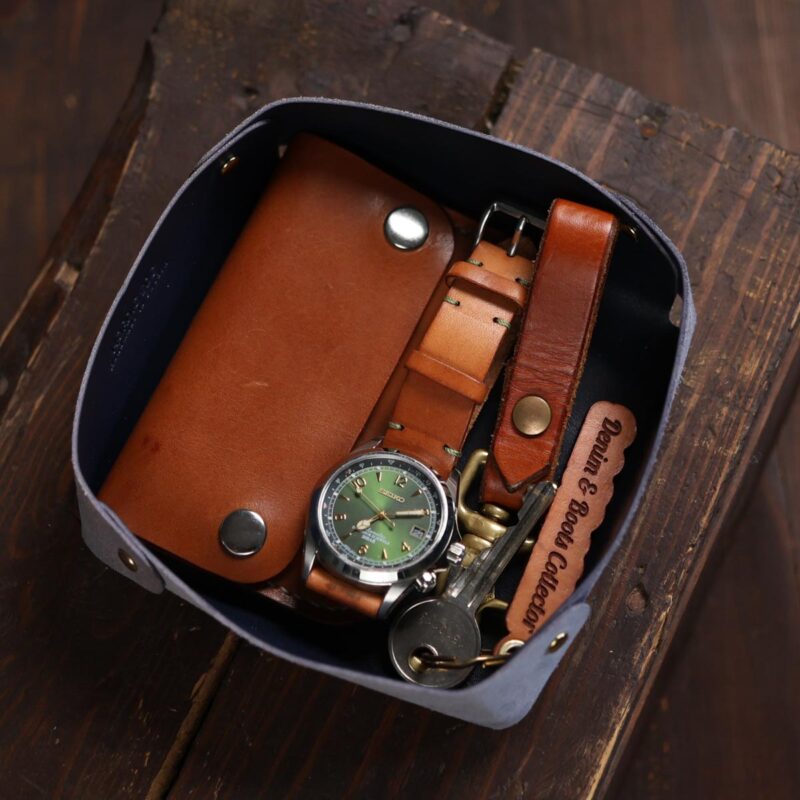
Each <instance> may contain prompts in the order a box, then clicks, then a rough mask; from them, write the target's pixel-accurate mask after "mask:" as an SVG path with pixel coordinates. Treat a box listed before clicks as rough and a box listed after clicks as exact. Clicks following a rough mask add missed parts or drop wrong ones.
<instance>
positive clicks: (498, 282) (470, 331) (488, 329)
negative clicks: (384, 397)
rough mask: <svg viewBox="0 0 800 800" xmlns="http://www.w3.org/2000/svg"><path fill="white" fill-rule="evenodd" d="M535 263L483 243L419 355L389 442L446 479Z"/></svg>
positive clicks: (451, 277)
mask: <svg viewBox="0 0 800 800" xmlns="http://www.w3.org/2000/svg"><path fill="white" fill-rule="evenodd" d="M532 272H533V263H532V262H531V260H530V259H529V258H526V257H524V256H517V255H514V256H510V255H508V253H507V252H506V251H505V250H504V249H502V248H501V247H498V246H496V245H493V244H491V243H489V242H485V241H482V242H479V243H478V244H477V246H476V247H475V249H474V250H473V252H472V254H471V256H470V257H469V258H468V259H466V260H464V261H457V262H455V263H454V264H453V265H452V266H451V267H450V269H449V270H448V272H447V275H446V281H447V284H448V287H449V289H448V292H447V295H446V296H445V298H444V300H443V301H442V305H441V307H440V309H439V310H438V312H437V313H436V315H435V316H434V318H433V319H432V321H431V323H430V325H429V327H428V329H427V331H426V333H425V335H424V337H423V339H422V341H421V342H420V344H419V346H418V348H417V349H416V350H414V351H413V352H412V353H411V354H410V356H409V357H408V358H407V360H406V364H405V366H406V368H407V370H408V374H407V376H406V379H405V382H404V384H403V386H402V388H401V390H400V394H399V396H398V399H397V403H396V405H395V408H394V412H393V414H392V419H391V421H390V423H389V427H388V428H387V430H386V434H385V436H384V439H383V446H384V447H385V448H387V449H393V450H399V451H401V452H403V453H407V454H408V455H411V456H414V457H415V458H418V459H419V460H420V461H422V462H423V463H425V464H427V465H428V466H429V467H431V468H432V469H434V470H435V471H436V472H437V474H438V475H439V477H440V478H441V479H443V480H444V479H446V478H447V477H448V476H449V475H450V473H451V472H452V470H453V467H454V466H455V463H456V461H457V460H458V458H459V456H460V455H461V448H462V445H463V442H464V440H465V439H466V436H467V433H468V432H469V429H470V427H471V426H472V423H473V422H474V420H475V417H476V416H477V413H478V411H479V410H480V408H481V406H482V405H483V403H484V401H485V400H486V396H487V395H488V393H489V390H490V389H491V386H492V384H493V382H494V380H495V379H496V377H497V374H498V373H499V371H500V368H501V366H502V362H503V360H504V358H505V356H506V355H507V353H508V350H509V348H510V344H511V341H512V339H513V337H512V335H511V331H512V329H513V328H514V327H515V322H516V318H517V317H518V315H519V312H520V311H521V310H522V309H523V308H524V307H525V305H526V300H527V295H528V286H529V285H530V281H531V275H532Z"/></svg>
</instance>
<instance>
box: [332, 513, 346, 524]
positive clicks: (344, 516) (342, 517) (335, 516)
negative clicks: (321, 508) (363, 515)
mask: <svg viewBox="0 0 800 800" xmlns="http://www.w3.org/2000/svg"><path fill="white" fill-rule="evenodd" d="M333 518H334V519H335V520H336V521H337V522H341V521H342V520H343V519H347V514H334V515H333Z"/></svg>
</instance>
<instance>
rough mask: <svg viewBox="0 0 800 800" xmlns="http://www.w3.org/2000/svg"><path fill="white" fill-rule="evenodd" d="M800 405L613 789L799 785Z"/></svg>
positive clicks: (656, 791)
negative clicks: (799, 506)
mask: <svg viewBox="0 0 800 800" xmlns="http://www.w3.org/2000/svg"><path fill="white" fill-rule="evenodd" d="M798 443H800V404H798V403H797V402H795V404H794V406H793V408H792V412H791V413H790V415H789V417H788V419H787V420H786V422H785V423H784V425H783V428H782V430H781V433H780V436H779V438H778V441H777V445H776V446H775V448H774V449H773V451H772V452H771V454H770V456H769V458H768V459H767V461H766V464H765V465H764V470H763V472H762V474H761V476H760V478H759V481H758V484H757V486H756V490H755V492H754V493H753V496H752V498H751V500H750V501H749V502H748V504H747V507H746V508H745V510H744V511H743V513H742V515H741V516H740V518H739V519H738V520H737V522H736V524H735V526H733V528H732V529H731V530H730V531H727V535H726V539H727V541H726V542H724V545H725V547H724V548H721V549H722V552H720V554H719V555H720V558H719V559H718V561H719V563H716V564H714V565H713V567H712V568H711V569H710V570H709V571H710V574H709V575H708V576H704V577H703V583H702V590H701V591H699V592H698V594H699V595H700V597H699V598H698V602H697V603H696V608H693V609H691V610H690V613H688V614H687V615H686V616H685V618H684V620H683V621H682V623H681V626H682V628H683V629H684V633H683V635H682V636H681V637H680V641H679V642H677V641H676V643H675V645H674V646H673V647H672V649H671V650H670V653H669V656H668V662H669V663H668V664H667V665H665V670H664V672H665V675H664V676H663V679H660V680H659V681H658V684H657V685H656V686H655V687H654V691H653V692H652V694H651V696H650V698H649V699H648V703H647V705H648V708H647V711H646V713H645V714H644V715H643V719H642V726H641V727H642V731H641V736H640V740H639V741H637V743H636V744H635V746H633V747H631V748H630V750H631V752H630V753H629V754H628V756H627V758H626V762H625V764H624V765H623V767H622V769H620V771H619V775H618V781H617V785H616V786H615V788H614V791H613V792H612V795H613V796H614V797H619V798H621V800H649V799H651V798H652V800H661V799H662V798H676V799H677V798H708V797H720V798H734V799H735V798H755V797H765V798H770V799H771V800H791V799H792V798H796V797H798V796H800V761H798V759H797V754H798V753H800V723H798V714H797V710H798V709H800V636H798V631H800V593H798V591H797V586H798V576H799V575H800V525H798V515H797V493H798V489H799V488H800V447H798Z"/></svg>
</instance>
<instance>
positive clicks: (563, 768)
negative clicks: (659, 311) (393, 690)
mask: <svg viewBox="0 0 800 800" xmlns="http://www.w3.org/2000/svg"><path fill="white" fill-rule="evenodd" d="M495 132H496V133H498V135H501V136H505V137H507V138H509V139H511V140H513V141H516V142H519V143H522V144H526V145H529V146H533V147H536V148H538V149H541V150H544V151H545V152H548V153H551V154H554V155H556V156H558V157H560V158H563V159H565V160H567V161H569V162H570V163H571V164H574V165H576V166H578V167H579V168H581V169H584V170H586V171H587V172H589V173H590V174H592V175H594V176H595V177H597V178H598V179H600V180H602V181H603V182H605V183H606V184H608V185H610V186H611V187H612V188H614V189H616V190H617V191H621V192H623V193H624V194H626V195H628V196H631V197H633V198H634V199H635V200H636V201H637V202H639V203H640V204H641V205H642V206H643V207H644V209H645V210H646V211H648V212H649V213H650V214H652V215H653V216H654V217H655V218H656V219H658V220H659V222H660V223H661V224H662V225H663V226H664V227H665V228H666V229H667V232H668V233H669V234H671V235H672V236H673V237H674V238H675V240H676V241H677V242H678V243H679V245H680V246H682V247H683V248H684V249H685V252H686V255H687V258H688V260H689V263H690V264H691V268H692V278H693V284H694V289H695V292H696V300H697V304H698V312H699V316H700V324H699V326H698V333H697V336H696V340H695V344H694V348H693V353H692V356H691V358H690V363H689V366H688V369H687V371H686V374H685V376H684V380H683V382H682V385H681V388H680V391H679V395H678V401H677V405H676V411H675V415H674V418H673V420H672V423H671V426H670V429H669V433H668V437H667V441H666V444H665V448H664V453H663V457H662V461H661V463H660V465H659V467H658V469H657V471H656V474H655V476H654V480H653V482H652V484H651V490H650V493H649V496H648V498H647V500H646V501H645V504H644V506H643V508H642V510H641V512H640V514H639V515H638V516H637V521H636V523H635V524H634V526H633V528H632V529H631V531H630V534H629V536H628V538H627V539H626V541H625V542H624V544H623V547H622V548H621V549H620V551H619V552H618V553H617V555H616V557H615V559H614V562H613V564H612V566H611V568H610V569H609V570H608V572H607V574H606V575H605V576H604V578H603V580H602V581H601V583H600V584H599V586H598V587H597V590H596V591H595V592H594V593H593V603H594V611H593V616H592V619H591V621H590V623H589V624H588V626H587V629H586V630H585V631H584V633H583V634H582V635H581V637H580V640H579V641H578V642H576V643H575V644H574V645H573V648H572V650H571V651H570V653H569V654H568V656H567V657H566V659H565V662H564V663H562V665H561V667H560V669H559V671H558V673H557V675H556V676H555V678H554V679H553V680H552V681H551V684H550V686H549V687H548V689H547V690H546V692H545V695H544V696H543V698H542V699H541V700H540V702H539V704H538V706H537V707H536V708H535V709H534V712H533V713H532V714H531V715H530V716H529V717H528V718H527V719H526V720H524V721H523V722H522V723H521V724H520V725H519V726H517V727H515V728H513V729H511V730H510V731H504V732H487V731H484V730H481V729H477V728H474V727H473V726H469V725H465V724H460V723H454V722H452V721H449V720H446V719H444V718H442V717H439V716H434V715H430V714H428V713H426V712H425V711H420V710H417V709H412V708H408V707H405V706H398V705H397V704H396V703H393V702H391V701H388V700H385V699H382V698H379V697H377V696H375V695H373V694H368V693H366V692H363V691H361V690H358V689H354V688H352V687H350V686H346V685H342V684H337V683H335V682H333V681H330V680H327V679H324V678H318V677H316V676H312V675H310V674H302V673H298V672H297V671H296V670H294V669H293V668H290V667H288V666H287V665H285V664H281V663H279V662H276V661H274V660H273V659H270V658H267V657H265V656H263V655H260V654H257V653H255V652H254V651H253V650H251V649H250V648H242V649H241V650H240V651H239V653H238V654H237V656H236V658H235V659H234V662H233V669H232V672H231V673H230V675H229V677H228V680H227V682H226V683H225V685H224V686H223V687H222V689H221V691H220V693H219V694H218V695H217V697H216V698H215V700H214V703H213V704H212V707H211V710H210V712H209V717H208V719H207V722H206V724H205V725H204V726H203V728H202V730H201V731H200V733H199V735H198V738H197V740H196V743H195V746H194V748H193V749H192V751H191V753H190V754H189V756H188V758H187V761H186V762H185V764H184V768H183V770H182V771H181V773H180V775H179V777H178V781H177V783H176V784H175V787H174V790H173V794H172V796H174V797H176V798H177V797H183V796H198V797H203V796H211V795H212V794H213V796H215V797H237V796H240V795H244V796H248V795H252V794H255V793H257V792H263V793H265V794H267V795H272V794H274V795H277V796H314V797H338V796H343V795H344V796H349V797H365V798H369V797H381V796H388V797H406V796H425V797H428V796H431V797H432V796H436V797H464V796H468V797H472V798H479V797H481V798H483V797H507V796H520V797H522V796H531V797H564V798H574V797H590V796H601V795H603V794H605V793H606V791H607V790H608V788H609V782H610V779H611V777H612V776H613V774H614V772H615V770H616V767H617V764H618V761H619V758H620V755H621V753H622V751H623V749H624V746H625V744H627V740H628V738H629V737H630V735H631V732H632V730H633V728H634V726H635V722H636V719H637V717H638V715H639V713H640V710H641V706H642V703H643V701H644V698H645V697H646V694H647V689H648V688H649V686H650V685H651V683H652V681H653V678H654V676H655V673H656V670H657V667H658V666H659V665H660V662H661V659H662V656H663V652H664V650H665V645H666V643H668V641H669V640H670V639H671V637H672V636H673V635H674V632H675V628H676V626H677V622H678V620H679V619H680V617H681V612H682V610H683V608H684V606H685V603H686V602H687V600H688V597H689V596H690V594H691V591H692V589H693V588H694V586H695V584H696V582H697V578H698V575H699V572H700V570H701V568H702V566H703V564H704V562H705V560H706V558H707V555H708V552H709V550H710V547H711V544H712V542H713V541H714V539H715V538H716V537H717V536H718V534H719V532H720V531H721V530H722V529H723V527H724V526H725V525H726V524H727V523H729V522H730V520H731V517H732V515H734V514H735V512H736V510H737V507H738V506H737V501H738V499H739V497H740V495H741V493H743V492H745V491H746V486H747V479H748V477H749V476H752V474H753V469H752V468H753V463H754V462H755V460H757V458H758V456H759V453H760V450H761V447H762V445H763V444H764V442H765V441H766V439H767V437H768V435H769V433H770V431H769V421H770V419H771V418H772V415H773V414H774V415H775V416H776V417H777V415H778V413H779V412H778V409H779V408H780V406H781V404H782V403H785V401H786V396H785V394H783V393H782V391H781V389H782V387H784V386H785V385H786V381H787V379H788V378H789V377H790V373H792V372H793V370H794V368H795V366H796V364H797V349H798V339H797V336H796V335H795V327H796V325H797V322H798V319H797V316H798V308H800V273H799V272H798V270H797V269H796V260H797V257H798V245H799V244H800V219H799V218H798V193H797V191H796V189H797V185H798V181H799V180H800V159H798V158H797V157H796V156H792V155H789V154H787V153H786V152H784V151H782V150H780V149H779V148H777V147H775V146H774V145H771V144H769V143H767V142H764V141H761V140H758V139H755V138H752V137H749V136H746V135H744V134H742V133H741V132H739V131H737V130H735V129H731V128H724V127H722V126H720V125H715V124H712V123H709V122H706V121H704V120H702V119H699V118H698V117H696V116H693V115H691V114H687V113H685V112H681V111H678V110H675V109H671V108H669V107H666V106H663V105H661V104H656V103H653V102H651V101H649V100H647V99H646V98H645V97H643V96H642V95H640V94H638V93H637V92H635V91H633V90H631V89H628V88H626V87H624V86H622V85H620V84H618V83H616V82H614V81H611V80H609V79H606V78H603V77H602V76H599V75H597V74H594V73H591V72H589V71H587V70H582V69H579V68H577V67H575V66H574V65H572V64H569V63H568V62H566V61H563V60H561V59H558V58H554V57H552V56H548V55H546V54H544V53H541V52H535V53H534V54H532V55H531V57H530V58H529V59H528V61H527V63H526V64H525V66H524V69H523V70H522V72H521V73H520V75H519V76H518V77H517V80H516V82H515V84H514V86H513V88H512V91H511V93H510V96H509V98H508V101H507V103H506V105H505V107H504V110H503V113H502V115H501V116H500V118H499V120H498V122H497V125H496V127H495ZM676 496H677V497H680V498H682V501H681V502H679V503H676V502H675V498H676ZM237 675H238V676H239V677H237ZM286 685H290V686H292V687H293V691H294V692H296V694H295V695H293V696H286V695H285V694H283V695H281V702H280V706H279V709H278V713H277V717H276V708H275V705H274V698H275V697H276V696H277V688H276V687H279V686H286ZM244 697H246V698H247V700H246V702H242V701H241V698H244ZM301 698H302V700H301ZM297 703H301V705H299V706H298V705H297ZM284 704H285V705H284ZM566 709H568V710H569V713H568V714H566V711H565V710H566ZM231 719H233V720H234V721H235V725H233V726H231V725H230V722H231ZM290 720H292V722H290ZM231 727H233V730H235V733H233V734H232V733H231V732H230V731H231ZM223 731H226V734H225V735H222V732H223ZM308 731H315V734H314V737H313V741H309V740H308V739H307V733H308ZM244 753H252V756H250V757H243V754H244ZM259 754H260V755H261V757H262V758H264V757H267V754H269V760H270V767H269V770H268V771H267V772H266V773H265V770H264V762H263V761H262V760H261V758H259ZM220 775H224V776H225V779H224V781H218V782H217V783H214V784H213V785H211V783H209V781H210V780H211V776H220Z"/></svg>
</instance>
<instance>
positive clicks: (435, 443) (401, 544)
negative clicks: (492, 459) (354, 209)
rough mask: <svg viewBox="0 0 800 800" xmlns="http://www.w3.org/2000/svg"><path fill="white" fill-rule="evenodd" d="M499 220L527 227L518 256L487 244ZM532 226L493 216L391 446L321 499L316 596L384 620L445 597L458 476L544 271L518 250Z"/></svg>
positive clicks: (460, 276)
mask: <svg viewBox="0 0 800 800" xmlns="http://www.w3.org/2000/svg"><path fill="white" fill-rule="evenodd" d="M495 212H501V213H505V214H510V215H512V216H514V218H515V219H516V220H517V224H516V229H515V234H514V237H513V239H512V241H511V245H510V246H509V248H508V249H503V248H502V247H499V246H497V245H494V244H491V243H489V242H487V241H484V240H483V232H484V229H485V227H486V224H487V221H488V219H489V217H490V216H491V215H492V214H493V213H495ZM528 223H532V224H534V225H536V226H537V227H538V226H540V225H541V224H542V223H541V221H540V220H538V219H537V218H535V217H532V216H531V215H528V214H525V213H523V212H522V211H519V210H517V209H515V208H512V207H510V206H507V205H504V204H499V203H494V204H492V206H490V208H489V209H488V210H487V212H486V213H485V214H484V216H483V219H482V221H481V225H480V227H479V230H478V236H477V239H476V244H475V248H474V250H473V252H472V254H471V255H470V257H469V258H467V259H466V260H464V261H457V262H455V263H454V264H453V265H452V266H451V267H450V268H449V269H448V272H447V274H446V275H445V281H446V284H447V287H448V289H447V294H446V295H445V297H444V299H443V301H442V304H441V306H440V308H439V309H438V310H437V311H436V313H435V315H434V317H433V319H432V320H431V322H430V324H429V326H428V328H427V330H426V331H425V334H424V336H423V337H422V340H421V342H420V344H419V346H418V347H417V349H416V350H414V351H412V352H411V354H410V355H409V356H408V358H407V359H406V362H405V365H404V366H405V368H406V370H407V374H406V377H405V380H404V382H403V384H402V386H401V388H400V392H399V395H398V398H397V402H396V404H395V407H394V410H393V412H392V414H391V418H390V421H389V423H388V426H387V428H386V432H385V434H384V435H383V437H382V439H381V440H380V441H378V442H372V443H370V444H368V445H366V446H364V447H361V448H359V449H358V450H356V451H354V452H352V453H351V454H349V455H348V456H347V457H346V458H345V459H344V460H343V461H341V462H340V463H339V464H337V465H335V466H334V467H333V468H332V470H331V471H330V473H329V475H328V477H326V478H325V479H323V481H322V482H321V483H320V484H319V485H318V486H317V488H316V489H315V490H314V492H313V495H312V499H311V504H310V509H309V515H308V524H307V528H306V539H305V551H304V561H303V577H304V579H305V581H306V585H307V587H308V588H309V589H310V590H311V591H312V592H315V593H317V594H319V595H322V596H324V597H326V598H327V599H328V600H333V601H335V602H337V603H339V604H342V605H345V606H348V607H350V608H352V609H354V610H356V611H359V612H361V613H363V614H365V615H368V616H372V617H379V618H383V617H385V616H387V615H388V614H389V613H390V612H391V610H392V608H393V607H394V606H395V604H396V603H397V602H398V601H399V600H400V599H401V598H402V597H403V596H404V595H405V594H406V593H407V592H408V591H409V590H410V589H411V588H412V587H416V588H417V589H418V590H419V591H422V592H425V591H430V590H431V589H433V587H434V585H435V581H436V578H435V575H434V573H433V572H432V570H433V568H434V567H436V566H437V565H438V564H439V563H440V562H442V561H443V560H444V556H445V553H446V551H447V550H448V547H449V546H450V544H451V542H452V541H453V538H454V534H455V531H456V524H455V503H454V498H455V497H456V489H457V474H456V473H455V471H454V467H455V465H456V462H457V461H458V458H459V456H460V455H461V448H462V446H463V442H464V440H465V439H466V436H467V433H468V431H469V429H470V427H471V425H472V423H473V422H474V420H475V417H476V416H477V413H478V411H479V410H480V408H481V406H482V405H483V403H484V401H485V399H486V396H487V395H488V393H489V389H490V388H491V385H492V383H493V381H494V380H495V378H496V377H497V374H498V372H499V370H500V367H501V366H502V361H503V359H504V357H505V356H506V355H507V353H508V351H509V347H510V345H511V342H512V339H513V331H514V329H515V327H516V321H517V317H518V316H519V312H520V311H521V310H522V309H523V308H524V307H525V304H526V302H527V296H528V287H529V286H530V283H531V278H532V273H533V262H532V261H531V260H530V259H529V258H527V257H525V256H522V255H517V254H516V249H517V245H518V243H519V240H520V236H521V234H522V232H523V229H524V228H525V226H526V225H527V224H528Z"/></svg>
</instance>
